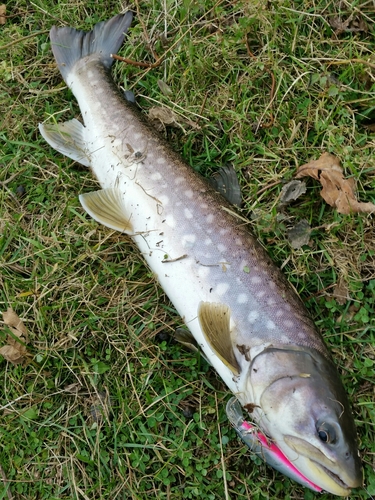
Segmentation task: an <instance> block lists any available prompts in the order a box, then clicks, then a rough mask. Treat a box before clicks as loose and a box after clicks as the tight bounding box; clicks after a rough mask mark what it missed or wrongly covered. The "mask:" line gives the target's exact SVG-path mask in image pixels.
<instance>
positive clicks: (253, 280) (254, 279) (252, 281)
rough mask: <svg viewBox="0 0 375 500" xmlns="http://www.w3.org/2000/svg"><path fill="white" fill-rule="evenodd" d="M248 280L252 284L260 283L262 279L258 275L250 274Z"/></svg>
mask: <svg viewBox="0 0 375 500" xmlns="http://www.w3.org/2000/svg"><path fill="white" fill-rule="evenodd" d="M250 281H251V283H252V284H253V285H259V284H260V283H262V279H261V278H260V277H259V276H256V275H255V276H252V277H251V278H250Z"/></svg>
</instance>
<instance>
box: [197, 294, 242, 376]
mask: <svg viewBox="0 0 375 500" xmlns="http://www.w3.org/2000/svg"><path fill="white" fill-rule="evenodd" d="M198 319H199V323H200V325H201V328H202V330H203V334H204V336H205V338H206V340H207V342H208V344H209V346H210V347H211V349H212V350H213V351H214V353H215V354H216V355H217V356H218V358H220V359H221V361H222V362H223V363H224V364H225V365H226V366H227V367H228V368H229V369H230V370H231V371H232V372H233V374H234V375H239V374H240V371H241V369H240V366H239V364H238V361H237V359H236V356H235V354H234V351H233V344H232V339H231V334H230V308H229V307H228V306H227V305H226V304H217V303H214V302H201V303H200V304H199V309H198Z"/></svg>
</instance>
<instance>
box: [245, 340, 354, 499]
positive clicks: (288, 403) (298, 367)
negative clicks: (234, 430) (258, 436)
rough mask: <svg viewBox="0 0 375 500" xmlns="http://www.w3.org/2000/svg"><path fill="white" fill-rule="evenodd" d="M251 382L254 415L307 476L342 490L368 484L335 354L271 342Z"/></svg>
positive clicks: (330, 488)
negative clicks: (331, 357)
mask: <svg viewBox="0 0 375 500" xmlns="http://www.w3.org/2000/svg"><path fill="white" fill-rule="evenodd" d="M248 383H250V384H251V386H252V392H253V394H254V396H253V397H254V401H255V403H256V407H255V408H254V411H253V413H252V416H254V417H255V420H256V422H257V424H258V425H259V427H260V428H261V430H262V431H263V432H264V433H265V434H266V435H267V436H271V438H272V441H274V442H275V443H276V444H277V446H278V447H279V448H280V450H281V451H282V452H283V454H284V455H285V456H286V457H287V459H288V460H289V461H290V462H291V463H293V465H294V466H295V467H296V468H297V469H298V471H300V472H301V474H302V475H303V476H304V477H306V478H307V479H308V480H309V481H311V482H312V483H314V484H315V485H317V486H319V487H320V488H322V489H323V490H326V491H328V492H330V493H332V494H334V495H338V496H345V495H348V494H349V492H350V490H351V489H352V488H357V487H360V486H361V485H362V480H363V478H362V469H361V461H360V457H359V454H358V451H357V443H356V430H355V426H354V421H353V418H352V416H351V413H350V407H349V403H348V400H347V397H346V394H345V392H344V390H343V388H342V384H341V381H340V380H339V377H338V374H337V372H336V370H334V369H333V367H332V364H331V362H330V360H329V359H327V358H325V357H324V356H322V355H321V354H320V353H319V352H317V351H315V350H314V349H310V350H309V349H307V348H305V347H304V348H300V349H298V348H296V347H294V348H290V347H288V348H286V347H285V346H283V347H282V348H276V347H272V348H268V349H266V350H264V351H263V352H262V353H261V354H260V355H258V356H257V357H256V358H255V359H254V360H253V361H252V363H251V367H250V369H249V379H248Z"/></svg>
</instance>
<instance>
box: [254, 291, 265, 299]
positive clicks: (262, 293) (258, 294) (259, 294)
mask: <svg viewBox="0 0 375 500" xmlns="http://www.w3.org/2000/svg"><path fill="white" fill-rule="evenodd" d="M265 295H266V292H265V291H264V290H260V291H259V292H257V293H256V296H257V297H258V299H262V298H263V297H264V296H265Z"/></svg>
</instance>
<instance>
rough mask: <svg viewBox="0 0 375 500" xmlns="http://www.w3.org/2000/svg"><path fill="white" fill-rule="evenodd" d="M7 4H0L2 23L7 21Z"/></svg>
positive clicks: (0, 22) (0, 20) (0, 21)
mask: <svg viewBox="0 0 375 500" xmlns="http://www.w3.org/2000/svg"><path fill="white" fill-rule="evenodd" d="M5 12H6V5H5V4H4V3H2V4H0V24H5V23H6V16H5Z"/></svg>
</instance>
